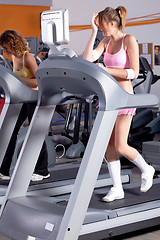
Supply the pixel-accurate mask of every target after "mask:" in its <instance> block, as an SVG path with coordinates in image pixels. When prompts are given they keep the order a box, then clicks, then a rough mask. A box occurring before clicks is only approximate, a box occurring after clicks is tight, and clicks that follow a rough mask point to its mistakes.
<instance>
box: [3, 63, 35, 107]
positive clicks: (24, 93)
mask: <svg viewBox="0 0 160 240" xmlns="http://www.w3.org/2000/svg"><path fill="white" fill-rule="evenodd" d="M0 73H1V74H0V86H1V88H2V89H3V90H4V92H5V103H10V104H12V103H21V102H34V101H37V96H38V91H36V90H32V89H31V88H29V87H28V86H27V85H26V84H25V83H24V82H23V81H22V80H21V79H20V78H18V77H17V76H16V75H15V74H14V73H13V72H12V71H11V70H9V69H7V68H5V67H4V66H2V65H0Z"/></svg>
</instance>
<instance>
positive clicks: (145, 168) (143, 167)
mask: <svg viewBox="0 0 160 240" xmlns="http://www.w3.org/2000/svg"><path fill="white" fill-rule="evenodd" d="M132 162H133V163H134V164H135V165H136V166H137V167H138V168H139V169H140V171H141V172H142V173H148V172H149V171H150V168H149V165H148V163H146V161H145V160H144V158H143V157H142V156H141V155H140V154H139V153H138V156H137V157H136V159H135V160H134V161H132Z"/></svg>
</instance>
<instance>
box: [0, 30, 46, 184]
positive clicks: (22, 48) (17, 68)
mask: <svg viewBox="0 0 160 240" xmlns="http://www.w3.org/2000/svg"><path fill="white" fill-rule="evenodd" d="M0 46H1V47H2V48H3V50H4V52H6V54H7V55H8V56H11V57H12V60H13V72H14V73H15V74H16V75H17V76H18V77H19V78H20V79H21V80H22V81H23V82H24V83H25V84H26V85H27V86H28V87H30V88H32V89H33V90H38V84H37V79H36V71H37V68H38V66H37V63H36V60H35V58H34V56H33V55H32V54H31V53H29V48H28V44H27V41H26V40H25V39H24V38H23V36H22V35H21V34H19V33H17V32H16V31H14V30H6V31H5V32H3V33H2V34H1V36H0ZM36 105H37V104H36V102H35V103H24V104H23V106H22V109H21V112H20V114H19V117H18V120H17V123H16V126H15V128H14V131H13V134H12V137H11V140H10V142H9V145H8V148H7V151H6V154H5V157H4V159H3V162H2V165H1V168H0V179H3V180H9V179H10V176H9V170H10V166H11V162H12V157H13V154H14V150H15V145H16V140H17V135H18V131H19V129H20V127H21V126H22V124H23V122H24V121H25V120H26V118H27V117H28V121H29V123H30V122H31V119H32V115H33V113H34V110H35V107H36ZM49 176H50V174H49V172H48V153H47V147H46V144H45V142H44V144H43V146H42V150H41V152H40V155H39V158H38V161H37V164H36V167H35V170H34V173H33V175H32V181H40V180H42V179H44V178H48V177H49Z"/></svg>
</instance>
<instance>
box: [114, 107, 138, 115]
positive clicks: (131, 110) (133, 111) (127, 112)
mask: <svg viewBox="0 0 160 240" xmlns="http://www.w3.org/2000/svg"><path fill="white" fill-rule="evenodd" d="M122 114H125V115H135V114H136V108H124V109H120V110H119V111H118V116H119V115H122Z"/></svg>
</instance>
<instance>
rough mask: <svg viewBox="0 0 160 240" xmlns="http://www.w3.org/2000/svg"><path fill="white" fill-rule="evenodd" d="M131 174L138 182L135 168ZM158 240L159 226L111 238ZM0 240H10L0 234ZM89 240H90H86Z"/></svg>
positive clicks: (138, 173) (116, 239)
mask: <svg viewBox="0 0 160 240" xmlns="http://www.w3.org/2000/svg"><path fill="white" fill-rule="evenodd" d="M131 170H132V173H133V181H134V182H137V181H140V172H139V170H138V169H137V168H136V167H133V168H131ZM151 239H154V240H159V239H160V225H159V226H158V227H154V228H149V229H145V230H141V231H137V232H134V233H129V234H126V235H125V236H121V237H120V236H119V237H115V238H111V240H151ZM0 240H11V239H10V238H7V237H5V236H3V235H2V234H0ZM88 240H91V239H88Z"/></svg>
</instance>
